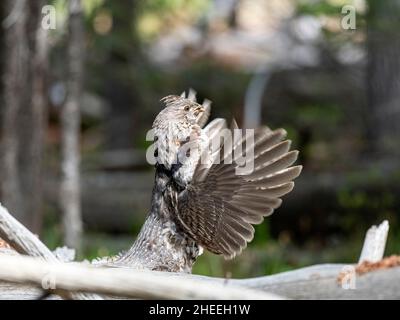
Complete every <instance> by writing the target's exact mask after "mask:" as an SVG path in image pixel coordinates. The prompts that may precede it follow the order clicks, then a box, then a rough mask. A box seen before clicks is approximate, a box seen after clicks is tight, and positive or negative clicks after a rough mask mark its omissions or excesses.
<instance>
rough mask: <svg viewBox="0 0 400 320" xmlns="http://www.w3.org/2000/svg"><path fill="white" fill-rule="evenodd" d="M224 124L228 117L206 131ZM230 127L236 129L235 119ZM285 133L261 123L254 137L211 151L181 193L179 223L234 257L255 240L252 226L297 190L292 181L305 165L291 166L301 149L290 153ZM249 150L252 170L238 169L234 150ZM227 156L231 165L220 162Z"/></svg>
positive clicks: (204, 242) (205, 243)
mask: <svg viewBox="0 0 400 320" xmlns="http://www.w3.org/2000/svg"><path fill="white" fill-rule="evenodd" d="M226 128H227V125H226V121H225V120H223V119H217V120H214V121H212V122H210V124H208V125H207V126H206V127H205V128H204V130H205V132H206V134H207V136H208V137H216V136H217V135H218V132H219V131H220V130H222V129H226ZM231 129H232V130H234V129H235V130H236V129H237V124H236V122H232V124H231ZM285 136H286V131H285V130H283V129H278V130H275V131H272V130H271V129H269V128H268V127H262V128H260V129H258V130H256V131H255V135H254V140H248V138H239V139H236V140H235V139H231V140H230V141H229V139H228V140H226V141H225V140H224V144H223V145H222V146H221V147H220V149H219V150H218V151H219V152H218V154H216V153H215V152H214V153H213V154H211V155H208V156H209V158H208V159H211V160H212V163H211V165H204V164H201V163H200V164H198V165H197V167H196V169H195V173H194V175H193V180H192V182H191V183H190V184H189V185H188V186H187V187H186V189H185V190H184V191H183V192H182V193H181V194H180V195H179V197H178V210H177V222H178V223H180V224H181V226H182V227H183V228H184V229H185V231H186V232H188V233H189V234H190V235H191V236H192V237H193V238H194V239H195V240H196V241H197V242H198V243H199V244H200V245H202V246H204V247H205V248H206V249H208V250H209V251H211V252H214V253H217V254H223V255H224V256H225V257H227V258H232V257H234V256H235V255H236V254H238V253H240V252H241V251H242V250H243V249H244V248H245V247H246V245H247V243H248V242H250V241H251V240H252V239H253V237H254V227H253V226H252V225H253V224H259V223H261V222H262V221H263V218H264V217H266V216H268V215H270V214H272V213H273V211H274V209H276V208H278V207H279V206H280V205H281V203H282V200H281V198H280V197H282V196H283V195H285V194H287V193H288V192H290V191H291V190H292V189H293V186H294V183H293V182H292V180H293V179H295V178H297V177H298V176H299V175H300V172H301V169H302V168H301V166H293V167H290V166H291V165H292V164H293V163H294V162H295V161H296V159H297V157H298V152H297V151H289V149H290V141H289V140H285V141H282V140H283V139H284V138H285ZM250 141H252V143H250ZM251 148H254V149H253V150H254V158H253V159H250V160H251V161H254V166H253V170H252V171H250V170H248V171H244V172H241V173H240V174H239V173H237V168H238V163H237V159H238V158H239V157H238V156H237V155H236V153H235V151H237V150H244V152H246V154H247V152H248V151H249V150H251ZM221 153H222V155H221ZM232 155H234V156H232ZM229 157H231V159H233V160H234V161H233V162H232V163H226V162H222V163H219V162H220V161H221V160H227V159H229ZM246 161H248V159H246ZM246 163H247V162H246Z"/></svg>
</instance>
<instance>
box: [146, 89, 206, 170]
mask: <svg viewBox="0 0 400 320" xmlns="http://www.w3.org/2000/svg"><path fill="white" fill-rule="evenodd" d="M161 102H162V103H163V104H164V106H165V108H164V109H163V110H161V112H160V113H159V114H158V115H157V117H156V119H155V120H154V122H153V129H154V134H155V142H156V149H155V150H156V157H157V162H158V163H162V164H163V165H164V166H165V167H166V168H167V169H171V167H172V165H174V164H177V163H178V159H177V155H178V153H179V149H180V148H181V146H183V145H184V144H185V143H187V142H190V141H194V140H196V138H198V136H199V135H200V133H201V132H200V131H201V126H200V125H199V124H200V123H201V122H202V121H203V119H204V118H203V117H204V115H205V111H206V108H205V107H204V106H202V105H200V104H198V103H197V102H195V101H194V100H193V99H188V98H185V97H182V96H175V95H170V96H167V97H165V98H163V99H161Z"/></svg>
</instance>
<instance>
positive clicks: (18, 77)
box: [0, 0, 400, 277]
mask: <svg viewBox="0 0 400 320" xmlns="http://www.w3.org/2000/svg"><path fill="white" fill-rule="evenodd" d="M47 4H50V5H52V6H54V9H55V10H54V12H52V11H51V10H50V11H44V12H42V8H43V6H45V5H47ZM346 5H350V6H351V7H350V9H351V8H353V9H354V10H355V11H354V12H355V13H356V15H355V18H356V20H355V29H346V28H344V26H345V25H343V24H342V22H343V19H344V18H345V16H346V14H348V13H349V12H350V13H351V10H350V11H346V10H344V12H343V13H342V9H343V8H345V9H346V8H349V7H344V6H346ZM0 6H1V8H0V10H1V21H2V26H1V30H2V32H1V35H0V41H1V43H2V45H1V47H0V48H1V50H0V59H1V60H0V61H1V69H2V70H1V71H2V72H1V75H2V85H1V89H0V90H1V91H0V94H1V107H0V108H1V109H0V111H1V116H0V121H1V132H0V146H1V150H0V152H1V154H0V170H1V176H0V180H1V181H0V194H1V201H2V203H3V204H4V205H5V206H6V207H7V208H8V209H9V210H10V212H11V213H12V214H13V215H14V216H16V217H17V218H18V219H19V220H20V221H22V222H23V223H24V224H25V225H26V226H27V227H28V228H30V229H31V230H33V231H34V232H35V233H37V234H38V235H39V236H40V237H41V238H42V239H43V240H44V242H45V243H46V244H47V245H49V246H50V247H51V248H55V247H57V246H59V245H61V244H63V243H67V244H68V245H70V246H74V247H76V248H78V249H79V251H78V252H79V256H80V258H88V259H91V258H93V257H96V256H99V255H100V256H103V255H111V254H115V253H117V252H119V251H120V250H126V249H128V248H129V246H130V245H131V244H132V243H133V241H134V238H135V236H136V234H137V233H138V231H139V229H140V227H141V224H142V223H143V221H144V217H145V215H146V213H147V211H148V210H149V205H150V193H151V188H152V185H153V175H154V170H153V168H152V167H151V166H150V165H148V164H147V163H146V159H145V152H146V148H147V146H148V145H149V144H150V142H148V141H146V139H145V137H146V132H147V130H149V129H150V128H151V124H152V121H153V119H154V117H155V116H156V114H157V113H158V112H159V111H160V108H161V106H160V104H159V100H160V98H162V97H163V96H165V95H168V94H180V93H181V92H182V91H184V90H187V89H189V88H194V89H195V90H196V91H197V92H198V98H199V100H200V101H202V99H204V98H208V99H210V100H212V101H213V105H212V118H215V117H225V118H227V119H231V118H232V117H235V118H236V119H237V120H238V123H239V124H240V125H242V126H244V127H248V128H251V127H255V126H257V125H260V124H267V125H269V126H270V127H271V128H278V127H283V128H285V129H286V130H287V131H288V133H289V138H290V139H292V140H293V144H294V147H295V148H298V149H299V150H300V151H301V153H300V155H301V158H300V161H299V162H300V163H301V164H302V165H303V166H304V170H303V173H302V175H301V176H300V178H298V179H297V180H296V187H295V189H294V191H293V192H292V193H291V194H289V195H288V196H287V197H286V199H285V201H284V202H283V205H282V207H281V208H280V209H278V210H277V211H276V213H275V214H274V215H273V216H271V217H270V218H268V219H266V221H265V222H264V223H263V224H261V225H259V226H257V227H256V235H255V239H254V241H253V242H252V243H251V244H250V245H249V248H248V249H247V250H245V251H244V252H243V254H242V255H241V256H239V257H237V258H235V259H234V260H233V261H225V260H224V259H223V258H221V257H218V256H214V255H211V254H205V255H203V256H202V257H200V258H199V260H198V262H197V264H196V265H195V268H194V273H200V274H206V275H215V276H217V275H218V276H226V275H228V276H229V275H231V276H234V277H249V276H258V275H264V274H270V273H275V272H278V271H283V270H289V269H293V268H298V267H300V266H305V265H310V264H314V263H323V262H355V261H356V260H357V258H358V253H359V251H360V249H361V245H362V241H363V236H364V232H365V230H366V229H367V228H368V227H369V226H370V225H371V224H376V223H380V222H381V221H382V220H383V219H388V220H389V222H390V225H391V230H390V233H389V234H390V238H389V241H388V245H389V247H388V248H387V252H388V253H393V252H395V251H397V252H398V251H399V247H400V224H399V218H400V216H399V214H400V210H399V208H400V196H399V195H400V163H399V159H400V59H399V57H400V19H399V17H400V0H386V1H379V0H298V1H295V0H186V1H185V0H147V1H133V0H125V1H110V0H82V1H79V0H70V1H65V0H64V1H63V0H54V1H45V0H35V1H27V0H15V1H11V0H7V1H1V4H0ZM47 13H50V14H51V13H54V16H55V18H56V20H55V21H56V24H55V28H52V29H50V30H46V28H43V19H45V18H46V14H47ZM47 23H48V25H50V26H51V21H50V22H49V21H47Z"/></svg>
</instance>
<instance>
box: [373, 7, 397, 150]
mask: <svg viewBox="0 0 400 320" xmlns="http://www.w3.org/2000/svg"><path fill="white" fill-rule="evenodd" d="M399 16H400V0H387V1H379V0H369V15H368V20H367V22H368V78H367V79H368V98H369V110H368V112H369V115H368V118H369V121H368V131H367V132H368V139H369V141H370V143H371V146H372V149H373V151H375V152H376V153H378V155H380V156H382V155H383V154H386V155H387V154H388V153H389V154H392V155H393V153H396V154H399V151H398V150H399V144H398V141H399V140H400V59H399V55H400V36H399V30H400V19H399Z"/></svg>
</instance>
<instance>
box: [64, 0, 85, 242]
mask: <svg viewBox="0 0 400 320" xmlns="http://www.w3.org/2000/svg"><path fill="white" fill-rule="evenodd" d="M68 4H69V42H68V83H67V100H66V102H65V106H64V108H63V111H62V114H61V123H62V181H61V194H60V203H61V207H62V211H63V225H64V237H65V243H66V244H67V245H68V246H70V247H74V248H79V246H80V243H81V235H82V219H81V199H80V173H79V170H80V150H79V149H80V148H79V134H80V110H79V103H80V99H81V92H82V85H83V72H82V70H83V60H84V56H83V55H84V47H83V42H84V30H83V21H82V7H81V1H80V0H71V1H69V2H68Z"/></svg>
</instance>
